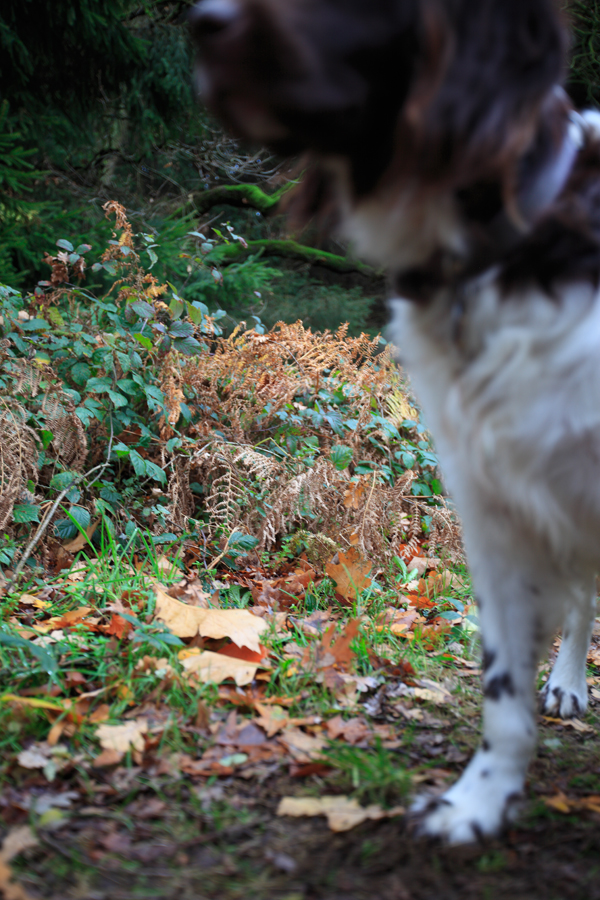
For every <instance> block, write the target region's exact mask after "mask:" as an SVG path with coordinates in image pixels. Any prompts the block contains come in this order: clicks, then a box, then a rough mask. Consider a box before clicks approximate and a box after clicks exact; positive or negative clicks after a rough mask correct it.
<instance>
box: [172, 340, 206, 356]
mask: <svg viewBox="0 0 600 900" xmlns="http://www.w3.org/2000/svg"><path fill="white" fill-rule="evenodd" d="M173 349H174V350H179V352H180V353H183V355H184V356H197V355H198V354H199V353H200V351H201V350H202V344H201V343H200V342H199V341H197V340H196V338H193V337H186V338H182V339H181V340H176V341H173Z"/></svg>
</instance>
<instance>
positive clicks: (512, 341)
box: [390, 274, 600, 530]
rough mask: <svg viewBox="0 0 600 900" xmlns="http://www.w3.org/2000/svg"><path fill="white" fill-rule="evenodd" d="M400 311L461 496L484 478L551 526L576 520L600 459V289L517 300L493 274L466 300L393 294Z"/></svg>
mask: <svg viewBox="0 0 600 900" xmlns="http://www.w3.org/2000/svg"><path fill="white" fill-rule="evenodd" d="M392 311H393V319H392V323H391V327H390V331H391V338H392V341H393V343H394V344H396V345H397V346H398V348H399V352H400V362H401V363H402V365H403V366H405V367H406V370H407V372H408V374H409V375H410V377H411V380H412V383H413V385H414V389H415V392H416V394H417V397H418V399H419V401H420V402H421V404H422V406H423V410H424V414H425V419H426V424H427V425H428V427H429V428H430V429H431V431H432V434H433V436H434V439H435V442H436V445H437V448H438V452H439V455H440V460H441V464H442V469H443V473H444V476H445V478H446V480H447V483H448V487H449V488H450V491H451V492H452V493H454V494H456V495H458V494H461V493H464V491H465V490H466V488H465V485H468V484H474V483H476V484H477V485H478V487H479V489H483V491H484V493H486V494H488V495H489V497H490V498H493V497H496V498H497V497H502V502H503V505H504V506H505V507H506V508H508V509H509V510H512V511H513V513H514V514H515V515H518V516H521V517H523V516H525V517H526V518H527V519H530V520H531V521H532V522H533V523H534V524H536V525H539V527H540V528H542V529H546V530H547V528H550V530H552V524H551V522H552V520H554V521H555V522H556V524H557V526H558V523H559V522H561V523H562V524H563V525H564V521H565V516H566V517H567V518H568V519H569V520H574V519H576V518H577V512H576V507H577V505H578V499H577V498H582V497H584V496H585V495H586V485H585V480H586V477H587V475H588V474H589V473H590V472H592V471H593V470H594V468H595V467H597V466H598V464H599V463H600V298H599V297H598V295H597V293H596V292H595V291H594V290H593V289H592V288H591V287H589V286H587V285H578V286H571V287H569V288H568V289H564V290H563V291H562V293H561V296H560V297H558V298H557V299H554V300H553V299H550V298H549V297H547V296H546V295H544V294H542V293H541V292H536V291H534V290H530V291H528V292H523V293H522V294H521V295H520V296H516V297H510V298H507V297H505V296H502V294H501V292H500V290H499V289H498V287H497V284H496V282H495V280H494V277H493V274H491V275H488V276H486V277H485V278H482V279H480V280H479V282H478V283H476V284H474V285H472V286H471V287H470V289H469V290H468V291H466V292H465V293H464V296H463V297H462V298H461V302H460V303H458V301H457V298H456V297H451V296H449V295H448V294H444V293H441V294H440V296H439V297H438V298H436V300H435V301H433V302H431V303H428V304H425V305H422V306H419V305H416V304H413V303H410V302H409V301H404V300H395V301H392ZM573 454H575V456H576V458H577V462H576V464H575V465H574V466H573V465H568V464H567V461H568V460H569V459H572V458H573ZM588 493H589V490H588ZM580 513H581V507H580ZM597 513H598V515H600V509H599V510H598V511H597ZM593 515H596V511H594V512H593ZM578 530H579V529H578Z"/></svg>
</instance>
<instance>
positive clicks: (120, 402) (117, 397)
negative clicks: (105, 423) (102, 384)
mask: <svg viewBox="0 0 600 900" xmlns="http://www.w3.org/2000/svg"><path fill="white" fill-rule="evenodd" d="M107 394H108V396H109V397H110V399H111V400H112V402H113V403H114V404H115V406H116V408H117V409H119V407H121V406H128V405H129V400H128V399H127V397H124V396H123V394H119V393H118V392H117V391H107Z"/></svg>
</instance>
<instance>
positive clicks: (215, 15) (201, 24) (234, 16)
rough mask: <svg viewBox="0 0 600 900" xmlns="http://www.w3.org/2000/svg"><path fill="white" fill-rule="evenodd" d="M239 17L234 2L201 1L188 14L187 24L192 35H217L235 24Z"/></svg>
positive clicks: (239, 10)
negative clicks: (190, 27) (190, 28)
mask: <svg viewBox="0 0 600 900" xmlns="http://www.w3.org/2000/svg"><path fill="white" fill-rule="evenodd" d="M240 16H241V9H240V6H239V4H238V3H237V2H236V0H202V2H201V3H197V4H196V5H195V6H194V7H193V9H192V10H191V12H190V14H189V22H190V25H191V26H192V29H193V31H194V35H195V36H196V37H197V38H199V39H200V40H201V39H202V38H203V37H209V36H210V35H214V34H218V33H219V32H221V31H225V30H226V29H227V28H229V27H230V26H231V25H233V24H235V22H237V21H238V19H239V18H240Z"/></svg>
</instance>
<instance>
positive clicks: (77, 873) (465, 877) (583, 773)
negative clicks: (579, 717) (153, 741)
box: [13, 707, 600, 900]
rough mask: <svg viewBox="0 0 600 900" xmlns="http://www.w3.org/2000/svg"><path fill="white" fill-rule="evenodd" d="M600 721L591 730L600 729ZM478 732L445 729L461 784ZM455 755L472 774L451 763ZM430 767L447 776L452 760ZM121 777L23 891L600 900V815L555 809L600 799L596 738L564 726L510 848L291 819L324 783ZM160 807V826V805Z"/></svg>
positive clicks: (150, 899)
mask: <svg viewBox="0 0 600 900" xmlns="http://www.w3.org/2000/svg"><path fill="white" fill-rule="evenodd" d="M597 711H598V708H597V707H596V710H595V711H593V713H592V714H591V716H588V718H587V721H588V722H589V721H593V723H594V725H595V726H597V725H598V716H597V714H596V715H594V713H597ZM456 724H457V723H454V727H456ZM475 724H476V722H475V721H470V722H469V721H468V720H467V721H466V722H465V721H464V720H463V722H462V723H461V724H460V732H459V741H457V739H456V733H455V732H453V731H452V730H450V729H451V726H450V724H449V723H445V725H444V728H443V729H442V730H443V733H444V742H443V748H442V749H443V750H444V753H445V758H444V760H445V761H444V764H445V765H446V766H447V767H448V770H450V769H455V770H456V771H457V772H458V771H460V769H461V768H462V766H463V765H464V763H463V762H462V759H461V757H462V756H463V755H464V754H463V753H462V752H461V751H462V750H463V749H469V747H470V746H472V745H473V744H474V742H475V740H476V731H475ZM465 737H466V745H468V746H466V745H465V741H464V740H463V739H464V738H465ZM460 741H462V744H461V743H460ZM434 743H435V742H434ZM438 744H439V742H438ZM432 746H433V745H429V747H430V751H429V752H430V753H431V752H433V750H432V749H431V747H432ZM427 747H428V743H427V740H421V741H415V742H414V743H413V745H412V752H411V754H410V755H411V757H415V756H416V755H417V753H421V754H423V757H426V756H427V754H428V750H427ZM417 748H418V749H417ZM452 750H453V752H454V757H455V758H456V759H457V760H458V759H461V761H460V763H459V762H457V763H455V764H452V763H450V764H448V762H447V760H448V756H450V758H452ZM435 752H436V753H438V750H436V751H435ZM421 762H422V763H424V764H425V765H426V766H427V765H429V766H433V765H436V766H439V759H436V760H434V761H432V760H431V759H428V760H427V759H425V758H423V759H422V760H421ZM432 771H435V770H434V769H432ZM120 777H121V784H120V788H121V790H120V794H119V795H118V796H114V783H113V796H112V797H111V798H110V802H109V798H108V797H107V798H106V806H102V800H101V799H98V800H96V806H95V807H92V808H90V807H83V808H80V809H79V810H78V811H76V812H74V813H73V814H72V815H71V816H70V817H69V818H68V819H67V820H65V821H64V822H63V823H62V824H61V826H60V827H59V828H56V829H54V830H47V831H42V832H40V834H41V843H40V845H39V846H38V847H37V848H34V849H32V850H28V851H26V852H25V853H24V854H22V855H21V856H20V857H19V860H18V863H17V861H15V863H14V864H13V865H14V869H15V872H16V874H17V875H18V878H19V881H20V882H21V883H22V884H23V885H24V886H25V887H26V889H27V890H28V891H30V892H31V894H32V896H36V895H37V896H39V897H43V898H49V900H134V898H135V900H155V898H160V900H213V898H215V900H216V898H219V900H238V898H239V900H254V898H255V900H504V898H506V900H579V898H581V900H600V815H597V814H594V813H591V812H589V813H586V812H577V813H573V814H567V815H565V814H561V813H558V812H555V811H554V810H552V809H550V808H549V807H548V806H547V805H546V804H545V803H544V802H543V798H544V796H552V795H554V794H556V793H557V792H558V791H564V792H565V794H567V795H568V796H569V797H578V796H579V797H586V796H590V795H594V794H600V748H599V747H598V744H597V740H596V735H595V734H592V733H583V734H582V733H578V732H576V731H574V730H573V729H572V728H570V727H568V726H564V725H562V724H558V723H547V724H543V725H542V727H541V734H540V748H539V751H538V755H537V757H536V759H535V761H534V763H533V765H532V768H531V773H530V779H529V784H528V793H529V801H528V803H527V805H526V808H525V810H524V812H523V814H522V816H521V818H520V819H519V821H518V823H517V824H516V825H515V826H514V827H513V828H512V829H511V830H510V831H509V832H508V833H507V834H506V835H505V836H504V837H503V838H502V839H501V840H497V841H491V842H488V843H486V844H485V845H479V846H469V847H463V848H444V847H441V846H440V845H439V844H437V843H433V842H429V841H425V840H422V839H417V838H415V836H414V835H413V834H412V833H411V831H410V828H409V826H407V824H406V822H405V821H404V820H403V819H402V818H397V819H393V820H392V819H389V820H382V821H379V822H369V823H365V824H363V825H361V826H359V827H357V828H355V829H353V830H352V831H348V832H344V833H338V834H334V833H332V832H331V831H329V829H328V827H327V824H326V821H325V820H324V819H323V818H312V819H290V818H278V817H277V816H276V814H275V811H276V808H277V804H278V802H279V799H280V798H281V796H284V795H289V794H313V795H315V796H316V795H318V794H322V793H328V792H331V790H330V789H329V790H328V786H327V784H326V783H324V782H323V781H322V780H319V779H318V778H317V777H315V776H313V777H311V778H306V779H303V780H299V779H297V778H291V777H290V776H289V775H288V774H286V773H284V771H282V770H279V772H277V773H273V774H272V775H271V776H270V777H268V778H266V779H265V780H264V781H263V782H262V784H259V783H257V782H256V780H255V781H252V780H244V779H242V778H230V779H227V780H224V781H213V782H209V783H208V784H206V783H203V784H202V785H200V786H198V785H196V786H195V787H194V786H193V785H192V784H191V783H190V782H189V781H187V782H184V781H182V780H181V779H179V780H177V779H172V780H171V782H170V783H164V782H163V783H161V784H160V785H159V784H157V783H152V780H151V779H146V780H145V781H144V782H143V783H142V781H141V779H140V778H139V776H136V775H135V772H132V773H131V776H130V777H129V779H128V778H127V777H126V776H125V777H123V774H122V773H121V776H120ZM101 794H102V785H100V789H99V795H97V796H100V795H101ZM211 796H212V797H213V798H216V799H215V801H214V802H213V805H212V806H211V805H210V803H209V805H208V806H206V804H205V807H204V809H203V808H202V806H201V803H200V802H199V798H200V799H202V798H203V797H204V800H206V798H209V800H210V797H211ZM132 798H133V799H132ZM157 798H160V800H161V801H162V804H161V803H160V802H159V801H157ZM157 802H158V806H157V807H156V809H155V812H156V818H152V815H153V807H152V805H151V803H154V804H155V806H156V804H157ZM144 804H145V806H144ZM149 804H150V805H149ZM144 809H145V811H144Z"/></svg>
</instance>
